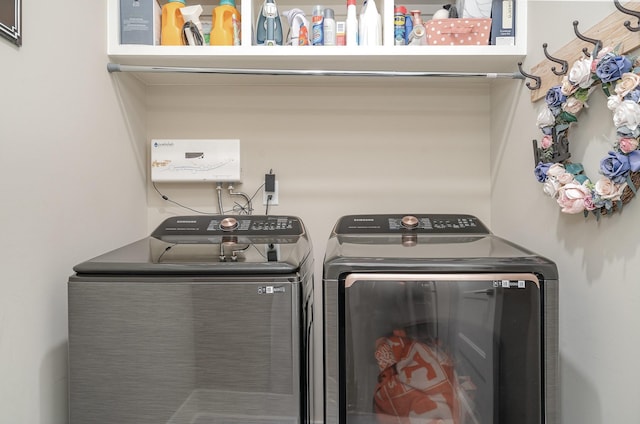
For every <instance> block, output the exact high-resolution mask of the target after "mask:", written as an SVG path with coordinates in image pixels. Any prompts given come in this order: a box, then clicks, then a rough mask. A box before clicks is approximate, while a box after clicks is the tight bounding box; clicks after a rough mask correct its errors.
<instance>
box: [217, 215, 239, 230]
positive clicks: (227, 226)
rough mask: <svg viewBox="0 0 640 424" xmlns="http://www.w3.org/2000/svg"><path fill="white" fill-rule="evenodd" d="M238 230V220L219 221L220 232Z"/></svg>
mask: <svg viewBox="0 0 640 424" xmlns="http://www.w3.org/2000/svg"><path fill="white" fill-rule="evenodd" d="M236 228H238V220H237V219H235V218H233V217H228V218H224V219H223V220H222V221H220V229H221V230H222V231H231V230H235V229H236Z"/></svg>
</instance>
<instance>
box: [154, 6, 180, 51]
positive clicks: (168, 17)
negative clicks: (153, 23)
mask: <svg viewBox="0 0 640 424" xmlns="http://www.w3.org/2000/svg"><path fill="white" fill-rule="evenodd" d="M184 6H185V2H184V0H169V2H168V3H167V4H165V5H164V6H162V28H161V31H160V45H162V46H182V45H184V41H183V39H182V27H183V26H184V18H183V17H182V13H180V9H182V8H183V7H184Z"/></svg>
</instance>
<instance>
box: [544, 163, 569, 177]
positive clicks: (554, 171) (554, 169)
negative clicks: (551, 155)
mask: <svg viewBox="0 0 640 424" xmlns="http://www.w3.org/2000/svg"><path fill="white" fill-rule="evenodd" d="M565 172H567V171H565V170H564V165H563V164H561V163H554V164H553V165H551V166H550V167H549V170H548V171H547V176H549V177H553V178H558V177H559V176H560V175H562V174H564V173H565Z"/></svg>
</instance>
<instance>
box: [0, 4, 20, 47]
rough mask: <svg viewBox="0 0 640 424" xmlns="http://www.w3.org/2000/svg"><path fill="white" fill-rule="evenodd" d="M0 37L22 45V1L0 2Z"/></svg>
mask: <svg viewBox="0 0 640 424" xmlns="http://www.w3.org/2000/svg"><path fill="white" fill-rule="evenodd" d="M0 35H2V36H3V37H4V38H6V39H7V40H10V41H12V42H13V43H14V44H15V45H16V46H18V47H20V46H21V45H22V0H0Z"/></svg>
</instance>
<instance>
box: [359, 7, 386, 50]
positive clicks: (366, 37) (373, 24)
mask: <svg viewBox="0 0 640 424" xmlns="http://www.w3.org/2000/svg"><path fill="white" fill-rule="evenodd" d="M358 40H359V42H360V45H361V46H381V45H382V18H381V17H380V14H379V13H378V8H377V7H376V2H375V0H365V2H364V5H363V6H362V10H361V11H360V26H359V30H358Z"/></svg>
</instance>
